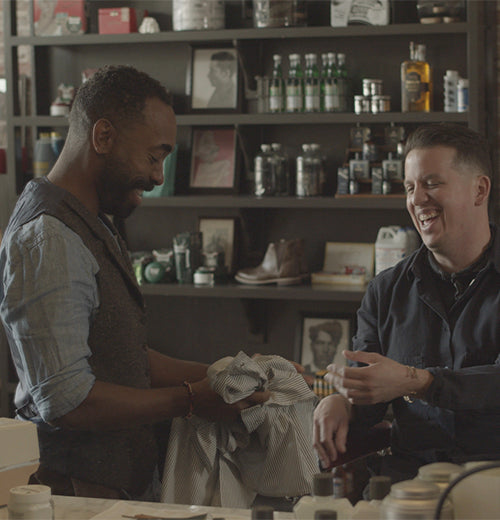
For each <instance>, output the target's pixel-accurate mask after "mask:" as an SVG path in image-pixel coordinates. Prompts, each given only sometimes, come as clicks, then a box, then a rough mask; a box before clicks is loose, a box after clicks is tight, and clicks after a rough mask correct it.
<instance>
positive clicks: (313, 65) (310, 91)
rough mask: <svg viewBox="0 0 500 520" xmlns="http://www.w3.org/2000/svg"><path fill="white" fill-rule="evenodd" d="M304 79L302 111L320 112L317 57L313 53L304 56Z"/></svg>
mask: <svg viewBox="0 0 500 520" xmlns="http://www.w3.org/2000/svg"><path fill="white" fill-rule="evenodd" d="M305 76H306V79H305V82H304V110H305V111H306V112H319V110H320V86H319V76H320V74H319V69H318V64H317V56H316V54H314V53H309V54H306V73H305Z"/></svg>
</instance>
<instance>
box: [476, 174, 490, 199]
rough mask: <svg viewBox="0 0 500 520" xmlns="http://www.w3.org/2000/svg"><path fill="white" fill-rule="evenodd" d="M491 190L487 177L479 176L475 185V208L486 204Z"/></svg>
mask: <svg viewBox="0 0 500 520" xmlns="http://www.w3.org/2000/svg"><path fill="white" fill-rule="evenodd" d="M490 190H491V180H490V178H489V177H488V176H487V175H480V176H479V177H478V178H477V184H476V206H481V205H482V204H484V203H488V196H489V194H490Z"/></svg>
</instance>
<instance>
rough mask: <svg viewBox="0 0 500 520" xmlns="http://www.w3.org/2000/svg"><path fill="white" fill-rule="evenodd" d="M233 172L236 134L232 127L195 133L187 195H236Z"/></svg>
mask: <svg viewBox="0 0 500 520" xmlns="http://www.w3.org/2000/svg"><path fill="white" fill-rule="evenodd" d="M236 172H237V164H236V130H235V129H234V128H232V127H231V128H225V127H221V128H203V129H202V128H196V129H194V130H193V144H192V148H191V172H190V175H189V191H190V192H192V193H235V191H236Z"/></svg>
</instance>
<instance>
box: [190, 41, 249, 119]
mask: <svg viewBox="0 0 500 520" xmlns="http://www.w3.org/2000/svg"><path fill="white" fill-rule="evenodd" d="M190 76H191V77H190V91H191V99H190V111H191V112H198V113H199V112H205V113H207V112H214V113H219V112H236V111H237V110H238V108H239V103H240V95H239V91H240V89H239V67H238V51H237V49H236V48H234V47H228V46H226V47H210V48H208V47H193V48H192V56H191V69H190Z"/></svg>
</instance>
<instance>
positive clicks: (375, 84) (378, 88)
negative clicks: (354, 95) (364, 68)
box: [363, 78, 383, 96]
mask: <svg viewBox="0 0 500 520" xmlns="http://www.w3.org/2000/svg"><path fill="white" fill-rule="evenodd" d="M382 84H383V82H382V80H381V79H369V78H365V79H363V96H380V95H381V94H382Z"/></svg>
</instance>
